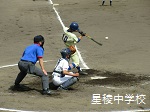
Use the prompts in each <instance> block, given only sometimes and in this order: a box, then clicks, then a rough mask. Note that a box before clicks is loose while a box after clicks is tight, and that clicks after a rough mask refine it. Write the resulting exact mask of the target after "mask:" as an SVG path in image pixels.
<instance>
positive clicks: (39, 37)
mask: <svg viewBox="0 0 150 112" xmlns="http://www.w3.org/2000/svg"><path fill="white" fill-rule="evenodd" d="M38 42H42V43H44V37H43V36H42V35H37V36H35V37H34V43H38Z"/></svg>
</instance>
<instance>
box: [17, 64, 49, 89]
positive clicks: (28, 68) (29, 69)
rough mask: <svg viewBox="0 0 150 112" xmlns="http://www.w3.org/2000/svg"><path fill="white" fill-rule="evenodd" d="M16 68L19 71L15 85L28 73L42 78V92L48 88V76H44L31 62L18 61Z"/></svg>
mask: <svg viewBox="0 0 150 112" xmlns="http://www.w3.org/2000/svg"><path fill="white" fill-rule="evenodd" d="M18 67H19V69H20V73H19V74H18V76H17V78H16V80H15V84H16V85H17V84H19V83H20V82H21V81H22V80H23V79H24V77H25V76H26V75H27V73H29V74H34V75H36V76H39V77H41V78H42V86H43V89H44V90H46V89H47V88H49V77H48V75H45V74H44V73H43V71H42V70H41V69H39V68H38V67H36V66H35V64H33V63H32V62H28V61H19V63H18Z"/></svg>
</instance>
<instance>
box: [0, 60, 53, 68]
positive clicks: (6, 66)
mask: <svg viewBox="0 0 150 112" xmlns="http://www.w3.org/2000/svg"><path fill="white" fill-rule="evenodd" d="M49 61H55V60H46V61H43V62H44V63H46V62H49ZM37 63H39V61H38V62H37ZM17 65H18V64H11V65H4V66H0V69H1V68H8V67H13V66H17Z"/></svg>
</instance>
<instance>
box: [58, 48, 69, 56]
mask: <svg viewBox="0 0 150 112" xmlns="http://www.w3.org/2000/svg"><path fill="white" fill-rule="evenodd" d="M60 53H61V56H62V58H65V59H66V58H68V59H70V55H71V51H70V49H69V48H65V49H62V50H61V51H60ZM67 56H68V57H67Z"/></svg>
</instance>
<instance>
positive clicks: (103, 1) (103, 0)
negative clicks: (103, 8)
mask: <svg viewBox="0 0 150 112" xmlns="http://www.w3.org/2000/svg"><path fill="white" fill-rule="evenodd" d="M104 4H105V0H102V5H104ZM111 5H112V0H110V6H111Z"/></svg>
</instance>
